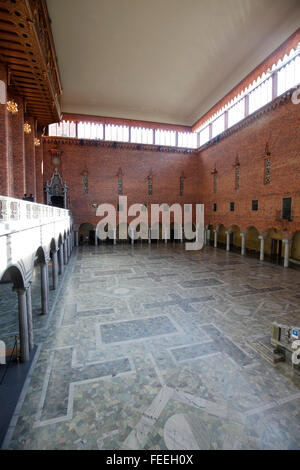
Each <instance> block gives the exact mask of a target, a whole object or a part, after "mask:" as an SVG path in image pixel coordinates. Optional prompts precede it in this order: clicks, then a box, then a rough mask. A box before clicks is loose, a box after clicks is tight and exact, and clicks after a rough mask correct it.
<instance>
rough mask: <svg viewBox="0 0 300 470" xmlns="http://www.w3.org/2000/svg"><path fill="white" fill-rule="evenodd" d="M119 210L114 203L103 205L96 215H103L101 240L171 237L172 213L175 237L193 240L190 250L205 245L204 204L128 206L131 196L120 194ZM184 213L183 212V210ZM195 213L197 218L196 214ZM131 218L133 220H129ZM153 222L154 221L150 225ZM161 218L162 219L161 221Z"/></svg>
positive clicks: (187, 244)
mask: <svg viewBox="0 0 300 470" xmlns="http://www.w3.org/2000/svg"><path fill="white" fill-rule="evenodd" d="M118 207H119V211H118V224H117V211H116V208H115V207H114V206H113V205H112V204H100V205H99V206H98V208H97V212H96V215H97V216H98V217H101V220H100V221H99V222H98V224H97V228H96V236H97V237H98V238H99V239H100V240H106V239H107V238H109V239H116V238H117V228H118V239H119V240H127V238H128V237H129V238H131V240H137V239H138V238H140V239H142V240H146V239H149V238H150V239H151V240H158V239H159V238H160V237H161V238H162V239H163V240H169V239H170V238H171V214H172V215H173V223H172V231H173V238H174V239H175V240H183V237H184V238H185V239H186V240H190V241H189V242H186V243H185V249H186V250H201V249H202V248H203V244H204V205H203V204H195V205H193V204H184V212H183V211H182V207H181V205H180V204H173V205H172V206H169V205H168V204H164V203H163V204H151V205H150V206H149V209H150V213H149V210H148V207H147V206H145V205H144V204H132V205H131V206H130V207H129V208H128V203H127V196H119V204H118ZM182 212H183V213H182ZM193 212H194V217H193ZM128 217H130V218H132V217H134V219H133V220H131V221H130V223H129V221H128ZM149 221H151V223H150V226H149ZM160 221H161V222H160Z"/></svg>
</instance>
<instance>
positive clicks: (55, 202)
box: [51, 196, 64, 209]
mask: <svg viewBox="0 0 300 470" xmlns="http://www.w3.org/2000/svg"><path fill="white" fill-rule="evenodd" d="M51 202H52V206H54V207H60V208H61V209H63V208H64V198H63V196H52V197H51Z"/></svg>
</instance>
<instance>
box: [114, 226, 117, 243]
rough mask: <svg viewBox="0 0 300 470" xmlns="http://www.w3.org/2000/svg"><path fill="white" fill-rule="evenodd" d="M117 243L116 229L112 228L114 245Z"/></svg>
mask: <svg viewBox="0 0 300 470" xmlns="http://www.w3.org/2000/svg"><path fill="white" fill-rule="evenodd" d="M116 244H117V229H116V228H114V245H116Z"/></svg>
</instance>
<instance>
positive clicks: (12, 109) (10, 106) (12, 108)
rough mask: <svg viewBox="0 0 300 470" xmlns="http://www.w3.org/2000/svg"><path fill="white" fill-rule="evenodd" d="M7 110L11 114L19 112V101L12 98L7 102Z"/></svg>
mask: <svg viewBox="0 0 300 470" xmlns="http://www.w3.org/2000/svg"><path fill="white" fill-rule="evenodd" d="M6 107H7V111H8V112H9V113H11V114H17V113H18V112H19V109H18V103H16V102H15V101H13V100H11V101H8V102H7V103H6Z"/></svg>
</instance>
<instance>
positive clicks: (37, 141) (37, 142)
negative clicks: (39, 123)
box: [34, 137, 41, 147]
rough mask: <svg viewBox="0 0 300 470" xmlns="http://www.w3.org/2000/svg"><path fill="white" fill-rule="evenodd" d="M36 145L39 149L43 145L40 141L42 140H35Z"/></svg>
mask: <svg viewBox="0 0 300 470" xmlns="http://www.w3.org/2000/svg"><path fill="white" fill-rule="evenodd" d="M34 145H35V146H36V147H39V146H40V145H41V141H40V139H38V138H37V137H35V139H34Z"/></svg>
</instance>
